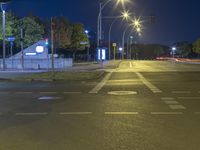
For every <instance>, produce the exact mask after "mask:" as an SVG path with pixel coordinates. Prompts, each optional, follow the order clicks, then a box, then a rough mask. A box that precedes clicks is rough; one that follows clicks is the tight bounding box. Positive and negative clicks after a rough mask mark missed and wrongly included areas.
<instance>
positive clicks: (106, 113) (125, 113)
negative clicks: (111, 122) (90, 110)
mask: <svg viewBox="0 0 200 150" xmlns="http://www.w3.org/2000/svg"><path fill="white" fill-rule="evenodd" d="M138 114H139V113H138V112H105V115H138Z"/></svg>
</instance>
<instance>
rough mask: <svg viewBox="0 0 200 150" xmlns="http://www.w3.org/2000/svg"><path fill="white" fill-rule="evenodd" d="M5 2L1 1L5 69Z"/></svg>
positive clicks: (4, 63) (4, 65) (4, 67)
mask: <svg viewBox="0 0 200 150" xmlns="http://www.w3.org/2000/svg"><path fill="white" fill-rule="evenodd" d="M3 5H5V3H3V2H1V11H2V36H3V70H5V69H6V60H5V59H6V11H5V10H4V8H3Z"/></svg>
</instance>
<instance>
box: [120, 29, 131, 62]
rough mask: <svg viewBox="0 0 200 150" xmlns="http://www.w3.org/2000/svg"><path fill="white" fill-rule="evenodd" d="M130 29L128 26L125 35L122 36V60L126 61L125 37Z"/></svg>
mask: <svg viewBox="0 0 200 150" xmlns="http://www.w3.org/2000/svg"><path fill="white" fill-rule="evenodd" d="M129 27H130V26H127V27H126V29H125V30H124V32H123V35H122V60H123V59H124V50H125V35H126V32H127V30H128V29H129Z"/></svg>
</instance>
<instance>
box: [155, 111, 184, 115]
mask: <svg viewBox="0 0 200 150" xmlns="http://www.w3.org/2000/svg"><path fill="white" fill-rule="evenodd" d="M151 114H152V115H183V112H151Z"/></svg>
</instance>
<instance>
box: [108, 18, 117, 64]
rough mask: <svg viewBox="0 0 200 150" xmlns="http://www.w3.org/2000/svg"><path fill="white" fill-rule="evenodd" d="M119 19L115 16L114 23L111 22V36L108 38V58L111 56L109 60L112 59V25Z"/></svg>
mask: <svg viewBox="0 0 200 150" xmlns="http://www.w3.org/2000/svg"><path fill="white" fill-rule="evenodd" d="M117 19H118V18H115V19H114V20H113V21H112V23H111V25H110V28H109V38H108V43H109V50H108V51H109V52H108V58H109V60H110V59H111V31H112V27H113V25H114V23H115V22H116V21H117Z"/></svg>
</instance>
